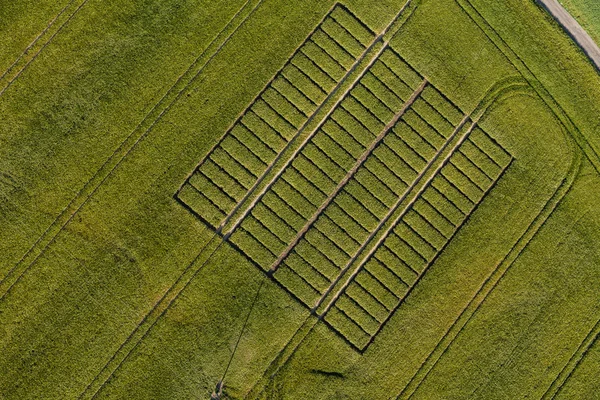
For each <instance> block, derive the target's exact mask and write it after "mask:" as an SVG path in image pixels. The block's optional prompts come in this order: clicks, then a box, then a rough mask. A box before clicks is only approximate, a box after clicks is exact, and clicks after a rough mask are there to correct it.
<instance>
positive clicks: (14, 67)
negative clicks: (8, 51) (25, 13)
mask: <svg viewBox="0 0 600 400" xmlns="http://www.w3.org/2000/svg"><path fill="white" fill-rule="evenodd" d="M88 1H89V0H83V1H81V0H70V1H69V2H68V3H67V5H66V6H65V7H64V8H63V9H62V10H61V11H60V12H59V13H58V14H57V15H56V16H55V17H54V18H53V19H52V20H51V21H50V23H48V25H47V26H46V27H45V28H44V29H43V30H42V31H41V32H40V33H39V34H38V35H37V36H36V37H35V39H34V40H33V41H32V42H31V43H30V44H29V45H28V46H27V47H26V48H25V50H24V51H23V53H21V54H20V55H19V56H18V57H17V58H16V59H15V61H14V62H13V63H12V64H11V65H10V66H9V67H8V69H7V70H6V71H4V73H3V74H2V76H0V97H1V96H2V95H3V94H4V92H6V90H8V88H10V87H11V86H12V84H13V83H14V82H15V81H16V80H17V79H18V78H19V77H20V76H21V75H22V74H23V72H25V70H26V69H27V68H28V67H29V65H30V64H31V63H32V62H33V61H35V59H36V58H37V57H38V56H39V55H40V53H41V52H42V51H43V50H44V49H45V48H46V47H47V46H48V45H49V44H50V43H51V42H52V41H53V40H54V38H55V37H56V36H57V35H58V34H59V33H60V32H61V31H62V29H63V28H64V27H65V26H66V25H67V24H68V23H69V22H70V21H71V20H72V19H73V18H74V17H75V15H76V14H77V13H78V12H79V11H80V10H81V9H82V8H83V7H84V6H85V5H86V4H87V3H88ZM70 8H73V11H72V12H70V13H69V12H68V10H69V9H70ZM63 19H64V20H63ZM57 22H58V26H55V25H56V24H57Z"/></svg>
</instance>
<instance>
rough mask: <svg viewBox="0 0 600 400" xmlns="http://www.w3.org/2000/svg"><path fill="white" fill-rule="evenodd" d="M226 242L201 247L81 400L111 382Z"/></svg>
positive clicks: (215, 239)
mask: <svg viewBox="0 0 600 400" xmlns="http://www.w3.org/2000/svg"><path fill="white" fill-rule="evenodd" d="M224 243H225V242H224V241H222V240H221V238H220V236H219V235H217V234H214V235H213V236H212V237H211V238H210V240H209V241H208V242H207V243H206V244H205V245H204V246H203V247H202V249H201V250H200V252H199V253H198V255H197V256H196V257H195V258H194V259H193V260H192V262H191V263H190V264H188V266H187V267H186V268H185V270H184V271H183V273H182V274H181V275H180V276H179V278H178V279H177V281H176V282H175V283H174V284H173V285H172V286H171V287H170V288H169V289H168V290H167V291H166V292H165V293H164V294H163V296H162V297H161V298H160V300H159V301H158V302H157V303H156V304H155V305H154V307H153V308H152V309H151V310H150V312H149V313H148V314H146V315H145V316H144V318H143V319H142V320H141V322H140V323H139V324H138V325H137V326H136V327H135V328H134V329H133V331H132V332H131V333H130V334H129V336H128V337H127V339H126V340H125V341H124V342H123V343H121V345H120V346H119V348H118V349H117V351H116V352H115V353H114V354H113V355H112V357H111V358H110V359H109V360H108V362H107V363H106V364H105V365H104V367H103V368H102V369H101V370H100V372H98V374H97V375H96V376H95V377H94V379H93V380H92V381H91V382H90V383H89V384H88V385H87V386H86V388H85V389H84V391H83V392H82V393H81V394H80V395H79V397H78V399H79V400H81V399H94V398H96V396H97V395H98V394H99V393H100V391H101V390H102V388H104V386H105V385H106V383H107V382H109V380H110V378H111V377H112V376H113V374H114V373H115V371H116V370H117V369H119V367H120V366H121V365H122V364H123V362H125V360H127V358H128V357H129V356H130V355H131V353H132V352H133V350H134V349H135V348H136V347H137V346H138V345H139V344H140V343H141V342H142V340H143V339H144V338H145V337H146V336H147V335H148V333H149V332H150V330H151V329H152V327H153V326H154V325H155V324H156V322H157V321H158V320H159V319H160V317H161V316H162V315H164V313H165V312H167V310H168V309H169V307H170V306H171V304H172V303H173V301H175V299H177V297H179V294H180V293H181V292H182V291H183V290H184V289H185V288H186V287H188V285H189V284H190V283H191V281H192V280H193V279H194V277H195V276H196V275H197V274H198V273H199V272H200V270H201V269H202V268H203V267H204V266H205V265H206V264H207V263H208V262H209V261H210V260H211V258H212V256H213V255H214V254H215V253H216V252H217V251H218V250H219V249H220V248H221V246H222V245H223V244H224Z"/></svg>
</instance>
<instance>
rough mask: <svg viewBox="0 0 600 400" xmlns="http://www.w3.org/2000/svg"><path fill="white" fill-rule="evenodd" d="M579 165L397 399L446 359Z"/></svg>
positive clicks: (577, 163)
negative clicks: (455, 342)
mask: <svg viewBox="0 0 600 400" xmlns="http://www.w3.org/2000/svg"><path fill="white" fill-rule="evenodd" d="M580 166H581V154H580V153H579V152H574V159H573V162H572V164H571V167H570V168H569V172H568V173H567V176H566V177H565V178H564V179H563V181H562V183H561V185H560V186H559V187H558V188H557V189H556V191H555V192H554V194H553V195H552V197H551V198H550V200H548V202H547V203H546V204H545V205H544V208H543V209H542V211H541V212H540V213H539V214H538V215H537V217H536V218H535V219H534V220H533V221H532V222H531V224H530V225H529V226H528V227H527V229H526V231H525V233H524V234H523V235H522V236H521V237H520V238H519V240H518V241H517V243H516V244H515V245H514V246H513V247H512V248H511V249H510V251H509V252H508V254H507V255H506V256H505V257H504V259H503V260H502V261H501V262H500V263H499V264H498V265H497V267H496V268H495V269H494V271H493V272H492V273H491V274H490V275H489V276H488V277H487V278H486V280H485V281H484V282H483V284H482V285H481V286H480V288H479V289H478V290H477V292H476V294H475V296H474V297H473V298H472V299H471V301H470V302H469V303H468V304H467V305H466V307H465V308H463V310H462V311H461V313H460V315H459V316H458V318H457V319H456V320H455V321H454V322H453V323H452V325H451V326H450V328H449V329H448V330H447V331H446V333H445V334H444V336H442V338H441V339H440V341H439V342H438V344H437V345H436V346H435V348H434V349H433V351H432V352H431V353H430V354H429V355H428V356H427V358H426V359H425V360H424V361H423V363H422V364H421V365H420V367H419V369H418V370H417V371H416V373H415V374H414V375H413V376H412V378H411V379H410V381H409V382H408V384H407V385H406V386H405V388H404V389H403V390H402V391H401V392H400V394H399V395H398V396H397V397H396V399H410V398H411V397H412V396H413V395H414V394H415V393H416V391H417V390H418V388H419V386H420V385H421V384H422V383H423V382H424V381H425V380H426V378H427V376H428V375H429V373H430V372H431V371H432V370H433V369H434V368H435V366H436V365H437V363H438V361H439V360H440V359H441V358H442V357H443V356H444V354H446V352H447V351H448V349H449V348H450V346H451V345H452V344H453V343H454V340H455V339H456V338H457V337H458V336H459V335H460V333H461V332H462V331H463V329H464V328H465V326H466V325H467V324H468V323H469V321H471V319H472V318H473V316H474V315H475V314H476V313H477V311H478V310H479V308H480V307H481V305H482V304H483V303H484V302H485V300H486V299H487V296H488V295H489V293H490V292H491V291H492V290H494V289H495V288H496V287H497V286H498V284H499V283H500V281H501V280H502V278H503V277H504V276H505V275H506V272H507V271H508V270H509V269H510V267H511V266H512V265H513V264H514V262H515V261H516V260H517V259H518V257H519V256H520V255H521V254H522V253H523V251H524V250H525V249H526V248H527V246H528V244H529V243H530V242H531V240H532V239H533V238H534V237H535V236H536V235H537V233H538V232H539V230H540V229H541V228H542V227H543V226H544V225H545V223H546V221H547V220H548V218H549V217H550V215H551V214H552V213H553V212H554V210H555V209H556V208H557V207H558V205H559V204H560V202H561V200H562V199H563V198H564V197H565V195H566V194H567V193H568V191H569V190H570V189H571V187H572V185H573V182H574V181H575V177H576V176H577V173H578V172H579V168H580Z"/></svg>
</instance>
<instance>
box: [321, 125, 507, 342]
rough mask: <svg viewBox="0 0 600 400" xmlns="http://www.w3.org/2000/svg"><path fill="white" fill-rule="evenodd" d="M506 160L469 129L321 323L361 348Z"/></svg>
mask: <svg viewBox="0 0 600 400" xmlns="http://www.w3.org/2000/svg"><path fill="white" fill-rule="evenodd" d="M511 161H512V156H511V155H510V154H509V153H507V152H506V150H504V149H503V148H502V147H501V146H500V145H499V144H498V143H497V142H496V141H494V140H493V139H492V138H491V137H490V136H489V135H487V134H486V133H485V132H484V131H483V130H481V129H480V128H475V129H474V130H473V132H472V133H471V134H470V135H469V136H468V137H467V140H466V141H465V142H464V143H462V144H461V145H460V146H459V147H458V149H457V150H456V151H455V152H454V153H453V154H452V155H451V157H450V158H449V161H448V162H447V163H446V164H444V165H443V167H442V168H441V169H440V171H439V172H438V173H437V174H436V175H435V176H434V177H433V179H432V180H431V181H430V182H429V183H428V185H427V186H426V188H425V190H424V191H422V193H421V194H420V195H419V196H418V197H417V198H416V201H414V202H413V203H412V204H411V205H410V206H409V207H408V208H407V209H406V210H405V212H404V213H403V214H402V216H401V218H399V219H398V221H397V222H396V223H395V224H394V227H393V229H392V230H390V231H389V232H386V233H387V234H386V236H385V237H384V238H383V240H382V241H381V242H380V244H379V245H378V247H377V248H376V249H375V251H374V252H372V253H371V255H370V257H368V258H367V259H366V260H365V261H364V262H363V263H362V265H360V266H359V267H358V273H357V274H356V275H355V276H353V279H352V280H351V281H350V283H349V284H348V285H347V286H346V287H345V288H344V290H343V292H342V295H341V296H339V297H338V298H337V300H336V301H335V303H334V304H333V307H332V308H330V309H329V311H328V313H327V315H326V316H325V319H326V321H327V322H328V323H329V324H330V325H332V326H333V327H334V329H336V330H337V331H338V332H339V333H340V334H342V335H343V336H344V337H345V338H346V339H347V340H348V341H350V342H351V343H352V344H353V345H354V346H356V347H357V348H358V349H361V350H362V349H364V348H366V346H367V345H368V344H369V343H370V342H371V341H372V340H373V338H374V337H375V335H376V334H377V332H379V330H380V329H381V327H382V326H383V324H384V323H385V322H386V321H387V320H388V319H389V317H390V316H391V315H392V313H393V312H394V310H395V309H396V308H397V307H398V306H399V305H400V304H401V302H402V301H403V300H404V298H405V297H406V295H407V294H408V293H409V291H410V290H411V288H412V287H414V286H415V285H416V283H417V282H418V280H419V279H420V278H421V277H422V276H423V274H424V272H425V271H426V270H427V268H428V267H429V266H430V265H431V264H432V263H433V262H434V261H435V259H436V258H437V257H438V255H439V254H440V253H441V252H442V251H443V249H444V248H445V247H446V245H447V244H448V243H449V242H450V240H451V239H452V237H453V236H454V235H455V234H456V232H457V231H458V230H459V229H460V227H461V226H462V225H463V224H464V223H465V221H466V220H467V218H468V217H469V215H470V214H471V213H472V212H473V210H474V209H475V207H477V205H478V204H479V203H480V202H481V201H482V200H483V198H484V197H485V195H486V193H487V192H488V191H489V190H490V189H491V188H492V187H493V186H494V184H495V183H496V182H497V181H498V179H500V177H501V176H502V174H503V172H504V171H505V170H506V169H507V168H508V166H509V164H510V163H511Z"/></svg>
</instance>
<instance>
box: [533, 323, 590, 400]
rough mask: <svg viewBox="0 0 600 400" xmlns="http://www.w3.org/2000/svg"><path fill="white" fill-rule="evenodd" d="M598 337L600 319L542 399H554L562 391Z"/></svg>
mask: <svg viewBox="0 0 600 400" xmlns="http://www.w3.org/2000/svg"><path fill="white" fill-rule="evenodd" d="M598 338H600V320H598V321H597V322H596V324H595V325H594V326H593V327H592V329H591V330H590V331H589V333H588V334H587V335H586V337H585V338H584V339H583V341H582V342H581V343H580V344H579V347H577V349H576V350H575V352H574V353H573V355H572V356H571V358H570V359H569V361H567V363H566V364H565V366H564V367H563V368H562V370H561V371H560V373H559V374H558V375H557V376H556V378H554V380H553V381H552V383H551V384H550V386H549V387H548V390H546V392H545V393H544V395H543V396H542V398H541V400H551V399H554V398H556V396H558V395H559V394H560V393H561V391H562V389H563V388H564V387H565V385H566V384H567V382H568V381H569V379H570V378H571V376H572V375H573V374H574V373H575V371H576V370H577V368H578V367H579V366H580V365H581V362H582V361H583V359H584V358H585V357H586V356H587V354H588V352H589V350H590V349H591V348H592V346H593V345H594V344H595V343H596V342H597V341H598Z"/></svg>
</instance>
